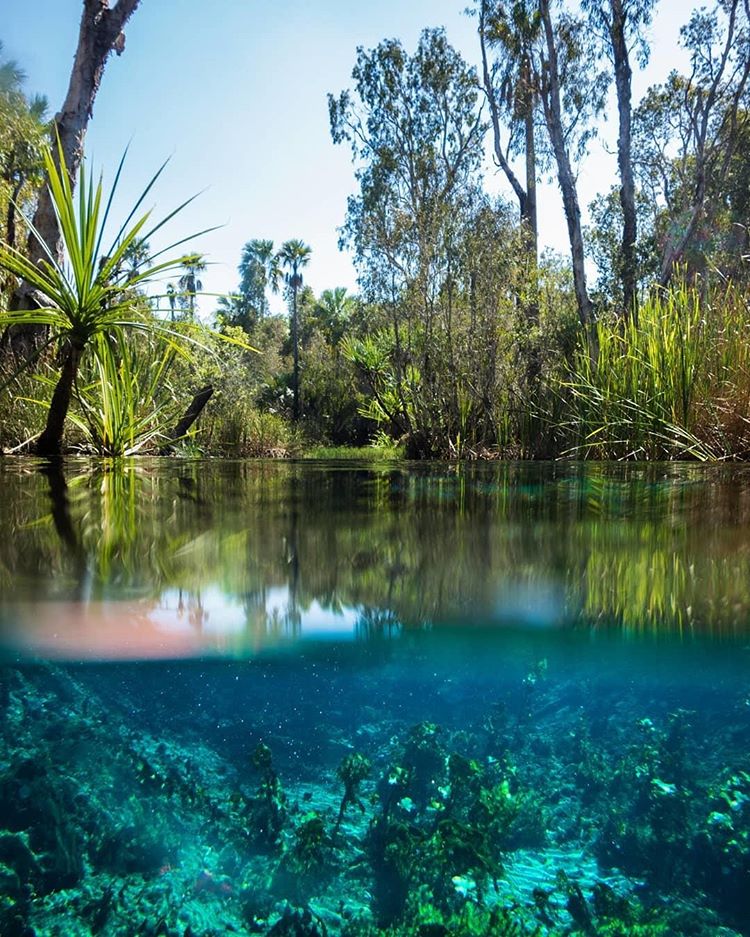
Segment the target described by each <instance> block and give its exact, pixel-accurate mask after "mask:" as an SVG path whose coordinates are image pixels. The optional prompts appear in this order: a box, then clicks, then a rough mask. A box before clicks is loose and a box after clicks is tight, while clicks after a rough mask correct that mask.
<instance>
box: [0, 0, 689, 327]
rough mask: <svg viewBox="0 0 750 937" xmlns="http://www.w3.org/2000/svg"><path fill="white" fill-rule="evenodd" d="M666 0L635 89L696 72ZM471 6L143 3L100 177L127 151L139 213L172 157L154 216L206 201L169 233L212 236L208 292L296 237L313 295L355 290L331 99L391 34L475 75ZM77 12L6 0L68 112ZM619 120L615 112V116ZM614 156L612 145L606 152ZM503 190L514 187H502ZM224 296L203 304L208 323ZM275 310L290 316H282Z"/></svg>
mask: <svg viewBox="0 0 750 937" xmlns="http://www.w3.org/2000/svg"><path fill="white" fill-rule="evenodd" d="M693 5H694V4H693V3H691V2H683V0H661V3H660V4H659V7H658V13H657V17H656V19H655V22H654V24H653V26H652V27H651V29H650V35H651V40H652V54H651V62H650V64H649V67H648V69H647V70H646V72H645V73H644V74H640V75H638V76H636V79H635V81H634V91H635V94H636V95H638V94H640V93H642V91H643V90H644V89H645V87H646V86H647V85H648V84H650V83H652V82H654V81H659V80H662V79H663V78H664V77H665V76H666V74H667V73H668V72H669V70H670V69H671V68H673V67H684V54H683V53H682V52H681V50H679V49H678V46H677V38H678V29H679V26H680V25H681V24H682V23H683V22H685V21H686V20H687V18H688V16H689V11H690V9H692V7H693ZM465 6H466V0H408V2H405V0H378V2H377V3H369V2H368V3H355V2H352V0H277V2H276V3H268V2H261V0H212V2H211V3H206V2H205V0H142V3H141V6H140V8H139V9H138V10H137V11H136V13H135V14H134V16H133V18H132V20H131V22H130V24H129V25H128V27H127V31H126V34H127V46H126V49H125V52H124V53H123V55H122V56H121V57H120V58H117V57H115V56H112V58H111V59H110V61H109V63H108V65H107V68H106V70H105V73H104V79H103V82H102V86H101V88H100V90H99V94H98V96H97V99H96V104H95V108H94V117H93V120H92V121H91V124H90V126H89V133H88V137H87V143H86V151H87V155H88V159H89V161H90V162H92V163H93V165H94V167H95V168H96V169H97V171H98V169H100V168H102V167H103V168H104V170H105V178H106V176H107V172H109V173H110V175H111V173H113V172H114V168H115V167H116V165H117V162H118V161H119V158H120V156H121V155H122V152H123V150H124V148H125V147H126V146H127V145H128V143H130V154H129V157H128V163H127V168H126V172H125V174H124V175H125V179H124V181H123V183H122V187H121V193H120V198H121V202H120V204H121V205H122V208H123V209H126V208H129V203H131V202H132V201H133V200H134V198H135V197H136V196H137V194H138V193H139V192H140V190H141V189H142V188H143V186H144V185H145V183H146V182H147V180H148V179H149V178H150V176H151V174H152V173H153V172H154V171H155V170H156V168H157V167H158V166H159V164H160V163H161V162H162V161H163V160H164V159H165V158H166V157H171V162H170V165H169V167H168V168H167V170H166V173H165V175H164V176H163V177H162V180H160V182H159V184H158V187H157V190H156V194H155V196H154V203H155V205H156V214H157V216H159V215H162V214H166V213H167V212H168V211H170V210H171V209H172V208H174V207H176V205H178V204H179V203H180V202H182V201H184V199H185V198H187V197H188V196H189V195H192V194H194V193H196V192H199V191H201V190H205V191H204V192H203V194H202V195H201V196H200V197H199V198H198V199H197V200H196V202H195V203H193V205H191V206H190V208H189V210H188V211H187V212H185V213H184V215H182V216H181V217H180V218H179V219H177V220H176V221H175V222H174V223H173V224H172V225H171V233H172V235H173V240H177V239H178V238H179V237H180V236H184V235H186V234H188V233H191V232H192V231H197V230H200V229H203V228H205V227H208V226H211V225H221V226H222V227H221V228H220V229H219V230H218V231H215V232H213V233H211V234H209V235H206V236H204V237H202V238H200V239H199V240H198V241H196V242H195V249H196V250H200V251H202V252H204V253H205V254H206V255H207V259H208V260H209V262H210V264H211V266H210V267H209V269H208V270H207V271H206V274H205V275H204V276H203V284H204V289H205V290H207V291H210V292H217V293H221V292H226V291H228V290H230V289H233V288H235V287H236V285H237V280H238V277H237V272H236V268H237V263H238V262H239V257H240V252H241V249H242V245H243V244H244V243H245V241H247V240H249V239H250V238H254V237H258V238H271V239H273V240H274V241H275V242H276V243H277V244H280V243H281V242H282V241H284V240H286V239H288V238H293V237H299V238H302V239H303V240H305V241H306V242H307V243H308V244H310V245H311V247H312V249H313V255H312V258H311V262H310V266H309V267H308V269H307V271H306V281H307V282H308V283H309V284H310V285H311V286H312V288H313V289H314V290H315V291H316V292H320V291H321V290H323V289H326V288H328V287H334V286H346V287H348V288H350V289H352V290H353V289H356V278H355V272H354V268H353V266H352V263H351V260H350V258H349V257H348V256H347V255H346V254H344V253H341V252H340V251H339V250H338V244H337V242H338V233H337V230H336V229H337V228H338V227H339V226H340V225H341V224H342V223H343V220H344V214H345V210H346V198H347V195H348V194H350V193H351V192H352V191H353V190H354V188H355V182H354V177H353V169H352V165H351V161H350V154H349V151H348V149H346V148H345V147H342V146H334V145H333V143H332V142H331V139H330V134H329V129H328V109H327V101H326V93H327V92H329V91H331V92H338V91H340V90H342V89H343V88H345V87H348V86H349V84H350V75H351V69H352V66H353V64H354V59H355V50H356V47H357V46H358V45H364V46H366V47H372V46H374V45H376V44H377V43H378V42H379V41H380V40H381V39H383V38H386V37H397V38H399V39H401V40H402V41H403V43H404V45H405V46H406V48H407V49H409V50H411V49H413V48H414V46H415V45H416V42H417V39H418V36H419V33H420V31H421V29H423V28H424V27H426V26H445V28H446V30H447V33H448V38H449V40H450V41H451V42H452V44H453V45H455V46H456V47H457V48H458V49H459V50H460V51H461V53H462V54H463V55H464V56H465V58H466V59H467V60H468V61H469V62H470V63H472V64H476V63H477V59H478V48H477V41H476V34H475V22H474V21H473V20H472V19H470V18H469V17H467V16H465V15H463V12H462V11H463V9H464V7H465ZM80 11H81V2H80V0H35V2H33V3H31V2H29V0H24V2H21V0H4V3H3V17H2V23H1V24H0V40H2V41H3V43H4V46H5V49H4V52H5V54H6V55H7V56H8V57H10V58H15V59H17V60H18V61H19V62H20V64H21V65H22V66H23V68H24V69H25V71H26V73H27V75H28V84H27V87H28V89H29V90H30V91H33V92H39V93H44V94H46V95H47V97H48V98H49V101H50V107H51V110H52V111H53V112H54V110H55V109H57V108H59V106H60V105H61V103H62V100H63V97H64V94H65V90H66V88H67V82H68V77H69V72H70V66H71V64H72V59H73V54H74V51H75V46H76V41H77V35H78V25H79V19H80ZM609 111H610V113H611V115H612V118H613V117H614V114H615V110H614V106H612V107H610V108H609ZM614 130H615V123H614V120H613V119H610V121H609V124H608V125H607V126H605V128H604V133H603V143H604V146H603V145H602V143H600V144H597V145H594V147H592V151H591V153H590V155H589V156H588V157H587V159H586V161H585V163H584V164H583V166H582V168H581V172H580V187H581V202H582V204H583V205H585V204H587V203H588V201H590V199H591V198H592V197H593V196H594V195H595V194H596V192H597V191H603V190H605V189H607V188H608V186H609V185H610V184H611V182H612V181H614V178H615V177H614V173H615V160H614V156H613V155H612V153H611V152H610V153H609V154H608V153H607V152H606V149H607V148H609V149H610V150H611V149H613V145H612V133H613V132H614ZM608 139H609V144H608V145H607V140H608ZM493 185H494V186H500V187H501V188H502V183H501V180H500V179H498V180H497V182H495V183H493ZM539 213H540V227H541V238H542V242H543V243H544V244H546V245H549V246H552V247H554V248H557V249H559V250H561V251H567V240H566V233H565V225H564V221H563V216H562V210H561V207H560V198H559V194H558V192H557V187H556V185H555V184H554V183H552V184H544V185H543V186H542V189H541V192H540V207H539ZM213 306H214V302H213V300H212V299H210V298H208V297H206V298H204V299H203V300H202V301H201V310H202V312H203V313H204V314H207V313H209V312H210V311H211V310H212V309H213ZM277 308H279V306H278V303H277Z"/></svg>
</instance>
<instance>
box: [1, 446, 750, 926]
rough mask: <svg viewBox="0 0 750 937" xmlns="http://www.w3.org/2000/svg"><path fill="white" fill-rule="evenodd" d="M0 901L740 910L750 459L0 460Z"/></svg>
mask: <svg viewBox="0 0 750 937" xmlns="http://www.w3.org/2000/svg"><path fill="white" fill-rule="evenodd" d="M0 475H2V478H1V479H0V481H1V483H2V486H3V497H2V499H0V525H1V526H0V530H2V534H3V536H2V538H1V540H0V648H1V649H2V657H1V659H0V710H1V711H2V715H3V718H2V733H1V746H0V934H2V935H3V937H6V935H7V937H16V935H24V937H31V935H61V937H62V935H78V934H86V935H88V934H111V935H130V934H133V935H135V934H153V935H157V934H164V935H179V937H183V935H187V937H191V935H192V937H208V935H218V934H226V933H235V934H263V935H266V934H267V935H273V937H284V935H302V937H316V935H318V937H322V935H326V934H327V935H338V934H341V935H349V937H361V935H375V934H389V935H392V937H395V935H420V937H441V935H469V934H476V935H480V934H489V935H493V934H497V935H511V934H512V935H523V934H539V935H547V934H550V935H565V934H598V935H612V937H615V935H641V937H644V935H672V934H674V935H681V934H684V935H724V937H730V935H733V934H750V755H749V754H748V753H749V752H750V671H749V669H748V662H749V661H748V655H749V653H750V636H749V635H748V624H749V623H750V524H749V523H748V521H750V472H749V471H747V470H745V469H743V468H734V467H729V466H724V467H714V468H705V467H700V466H692V465H656V466H648V467H642V466H637V465H627V466H624V465H612V466H606V465H605V466H601V465H595V466H591V465H578V464H547V465H544V464H539V465H534V464H507V463H506V464H492V465H481V466H479V465H477V466H475V465H469V466H461V467H456V466H447V465H434V464H433V465H429V466H421V465H404V464H393V465H390V464H378V465H366V464H353V465H352V464H344V463H340V464H333V463H331V464H323V463H320V464H304V463H282V464H279V463H263V462H236V463H227V462H222V463H210V462H176V461H170V460H154V461H152V462H149V461H145V460H143V461H138V462H132V463H127V464H126V465H125V466H123V467H120V468H118V469H117V470H114V469H110V470H105V469H104V468H102V467H101V466H100V465H99V466H97V465H94V464H91V463H87V462H85V461H79V462H76V461H71V462H68V463H66V464H65V467H64V469H63V470H60V469H59V468H58V469H55V470H52V469H50V468H47V469H44V467H43V466H41V465H36V464H33V463H31V462H29V461H28V460H27V461H18V462H14V461H5V462H3V463H2V465H0Z"/></svg>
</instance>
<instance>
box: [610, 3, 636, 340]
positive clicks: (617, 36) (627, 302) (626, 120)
mask: <svg viewBox="0 0 750 937" xmlns="http://www.w3.org/2000/svg"><path fill="white" fill-rule="evenodd" d="M610 7H611V10H612V23H611V28H610V38H611V41H612V57H613V61H614V67H615V88H616V90H617V111H618V115H619V128H618V135H617V165H618V167H619V170H620V205H622V216H623V225H622V259H621V268H620V279H621V281H622V296H623V308H624V313H625V319H626V321H627V319H629V318H630V316H631V315H632V316H633V321H634V322H635V324H636V325H637V324H638V305H637V295H636V283H637V271H636V253H635V244H636V240H637V237H638V220H637V215H636V210H635V179H634V178H633V161H632V153H631V131H632V94H631V81H632V77H633V70H632V69H631V67H630V58H629V54H628V44H627V40H626V37H625V20H626V14H625V11H624V9H623V3H622V0H610Z"/></svg>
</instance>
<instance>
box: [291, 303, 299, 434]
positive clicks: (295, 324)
mask: <svg viewBox="0 0 750 937" xmlns="http://www.w3.org/2000/svg"><path fill="white" fill-rule="evenodd" d="M292 352H293V355H294V376H293V379H292V381H293V385H294V386H293V387H292V391H293V394H294V397H293V399H292V419H293V420H294V422H295V423H297V422H298V420H299V321H298V319H297V287H296V286H295V287H294V288H293V290H292Z"/></svg>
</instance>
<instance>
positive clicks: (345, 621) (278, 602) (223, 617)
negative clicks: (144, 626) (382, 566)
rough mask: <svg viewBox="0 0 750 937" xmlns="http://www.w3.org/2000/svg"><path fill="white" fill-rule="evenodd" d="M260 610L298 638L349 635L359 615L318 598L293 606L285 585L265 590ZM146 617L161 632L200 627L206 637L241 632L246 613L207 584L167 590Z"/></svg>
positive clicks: (238, 601) (238, 603)
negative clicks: (196, 589) (192, 589)
mask: <svg viewBox="0 0 750 937" xmlns="http://www.w3.org/2000/svg"><path fill="white" fill-rule="evenodd" d="M262 610H264V611H265V615H266V618H267V620H268V622H274V623H278V624H279V625H280V626H281V627H282V628H283V629H284V630H288V631H289V632H290V633H291V632H293V633H294V636H295V637H297V638H322V637H326V636H328V637H336V638H340V637H344V636H349V637H352V636H353V634H354V630H355V625H356V623H357V620H358V618H359V614H360V613H359V610H358V609H356V608H353V607H351V606H340V608H339V609H338V610H334V609H330V608H324V607H323V606H322V605H321V604H320V603H319V602H318V601H317V600H313V601H312V602H311V603H310V604H309V605H308V606H307V607H305V608H301V607H300V606H299V605H297V606H295V603H294V602H293V601H292V597H291V593H290V590H289V588H288V587H287V586H271V587H269V588H268V589H266V590H265V597H264V601H263V603H262ZM255 614H256V615H257V611H256V612H255ZM149 618H150V619H151V621H152V622H153V623H154V624H155V625H156V626H157V627H158V628H159V629H163V630H164V631H168V632H169V631H184V630H187V631H194V630H199V631H200V633H201V634H203V635H204V636H205V637H206V638H209V637H210V636H216V637H228V636H232V635H237V636H239V635H241V634H243V633H244V632H245V631H246V630H247V627H248V620H249V615H248V611H247V608H246V607H245V605H244V603H243V602H242V601H241V599H240V598H238V597H237V596H232V595H227V594H226V593H225V592H223V591H222V590H221V589H220V588H219V587H218V586H208V587H207V588H204V589H201V590H200V592H199V593H197V592H183V591H181V590H179V589H169V590H167V591H166V592H164V593H162V596H161V599H160V601H159V605H158V606H157V607H156V608H155V609H154V610H153V611H152V612H151V613H150V615H149Z"/></svg>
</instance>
